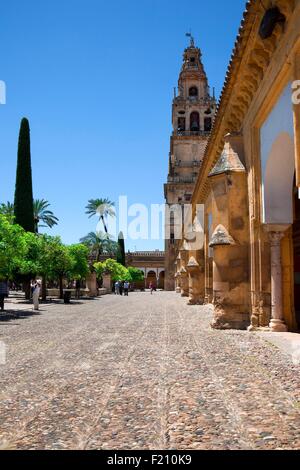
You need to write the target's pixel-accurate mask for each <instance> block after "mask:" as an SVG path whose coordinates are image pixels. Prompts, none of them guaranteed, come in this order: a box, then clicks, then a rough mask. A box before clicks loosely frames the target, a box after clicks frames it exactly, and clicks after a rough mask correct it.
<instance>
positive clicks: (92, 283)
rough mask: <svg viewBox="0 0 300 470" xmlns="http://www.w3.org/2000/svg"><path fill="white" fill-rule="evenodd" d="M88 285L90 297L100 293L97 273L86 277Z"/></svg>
mask: <svg viewBox="0 0 300 470" xmlns="http://www.w3.org/2000/svg"><path fill="white" fill-rule="evenodd" d="M86 286H87V288H88V289H89V296H90V297H95V296H97V295H98V288H97V277H96V273H90V274H89V276H88V277H87V278H86Z"/></svg>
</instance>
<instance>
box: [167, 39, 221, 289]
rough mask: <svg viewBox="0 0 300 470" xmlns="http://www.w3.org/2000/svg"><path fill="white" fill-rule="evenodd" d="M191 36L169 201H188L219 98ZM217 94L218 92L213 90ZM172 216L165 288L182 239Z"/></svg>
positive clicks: (177, 111) (175, 109)
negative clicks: (211, 87)
mask: <svg viewBox="0 0 300 470" xmlns="http://www.w3.org/2000/svg"><path fill="white" fill-rule="evenodd" d="M189 36H190V45H189V46H188V47H187V48H186V49H185V51H184V54H183V64H182V67H181V71H180V74H179V80H178V90H176V89H175V90H174V99H173V103H172V126H173V132H172V135H171V143H170V154H169V172H168V181H167V183H166V184H165V186H164V193H165V200H166V204H167V205H169V206H172V205H173V204H180V205H184V204H188V203H189V202H190V201H191V197H192V193H193V190H194V186H195V183H196V179H197V176H198V173H199V169H200V166H201V164H202V160H203V155H204V150H205V147H206V144H207V140H208V137H209V134H210V131H211V127H212V122H213V117H214V114H215V110H216V100H215V97H214V96H211V95H210V90H209V86H208V80H207V76H206V73H205V70H204V67H203V64H202V61H201V57H202V54H201V51H200V49H199V48H198V47H196V46H195V42H194V38H193V37H192V36H191V35H189ZM213 95H214V94H213ZM174 232H175V230H174V227H173V221H172V216H171V217H170V220H168V217H167V216H166V220H165V233H166V234H170V239H166V241H165V251H166V257H165V259H166V265H165V290H174V288H175V280H174V274H175V261H176V258H177V255H178V253H177V245H178V241H179V240H178V241H177V240H175V234H174Z"/></svg>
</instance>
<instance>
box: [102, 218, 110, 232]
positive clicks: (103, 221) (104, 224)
mask: <svg viewBox="0 0 300 470" xmlns="http://www.w3.org/2000/svg"><path fill="white" fill-rule="evenodd" d="M101 220H102V223H103V227H104V231H105V233H108V230H107V227H106V223H105V220H104V216H103V215H101Z"/></svg>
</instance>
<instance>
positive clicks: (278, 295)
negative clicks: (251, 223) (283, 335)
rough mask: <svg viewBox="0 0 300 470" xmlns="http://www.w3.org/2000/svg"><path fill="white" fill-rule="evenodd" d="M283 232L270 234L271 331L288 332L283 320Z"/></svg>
mask: <svg viewBox="0 0 300 470" xmlns="http://www.w3.org/2000/svg"><path fill="white" fill-rule="evenodd" d="M283 236H284V234H283V232H270V234H269V237H270V244H271V316H272V318H271V321H270V325H269V326H270V329H271V331H275V332H279V331H287V327H286V324H285V322H284V319H283V303H282V266H281V240H282V238H283Z"/></svg>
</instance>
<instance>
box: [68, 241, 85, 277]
mask: <svg viewBox="0 0 300 470" xmlns="http://www.w3.org/2000/svg"><path fill="white" fill-rule="evenodd" d="M68 250H69V255H70V256H71V260H72V267H71V269H70V271H69V273H68V275H69V277H70V278H71V279H84V278H85V277H86V276H87V275H88V273H89V264H88V255H89V250H88V248H87V247H86V246H84V245H82V244H76V245H70V246H69V247H68Z"/></svg>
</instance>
